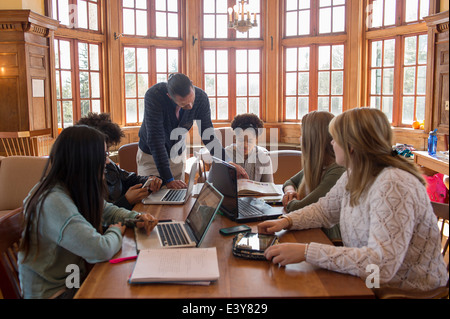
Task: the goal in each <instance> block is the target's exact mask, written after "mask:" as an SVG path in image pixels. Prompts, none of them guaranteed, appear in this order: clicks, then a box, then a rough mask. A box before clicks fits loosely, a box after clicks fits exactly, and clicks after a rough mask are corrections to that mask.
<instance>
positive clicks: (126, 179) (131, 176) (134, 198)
mask: <svg viewBox="0 0 450 319" xmlns="http://www.w3.org/2000/svg"><path fill="white" fill-rule="evenodd" d="M77 124H78V125H80V124H82V125H88V126H91V127H94V128H96V129H97V130H99V131H100V132H102V133H103V134H105V135H106V146H107V148H108V149H109V148H110V147H111V146H113V145H117V144H119V143H120V139H121V138H122V137H123V136H125V135H124V134H123V132H122V130H121V128H120V126H119V125H117V124H116V123H113V122H112V121H111V117H110V115H109V114H108V113H100V114H97V113H89V114H88V115H87V116H86V117H83V118H81V119H80V120H79V121H78V123H77ZM148 178H150V179H151V184H150V186H149V187H148V188H142V185H144V183H145V182H146V181H147V179H148ZM105 179H106V184H107V185H108V198H107V201H108V202H110V203H113V204H114V205H116V206H119V207H123V208H126V209H133V206H134V205H136V204H137V203H139V202H141V200H143V199H144V198H146V197H147V196H148V194H149V191H150V192H152V191H153V192H156V191H158V190H159V189H160V187H161V184H162V180H161V179H160V178H158V177H156V176H150V177H148V176H139V175H136V174H135V173H130V172H127V171H125V170H123V169H121V168H120V167H119V166H118V165H117V164H116V163H114V162H113V161H112V160H111V159H110V158H109V157H106V168H105Z"/></svg>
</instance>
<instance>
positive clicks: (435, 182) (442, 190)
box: [424, 173, 448, 203]
mask: <svg viewBox="0 0 450 319" xmlns="http://www.w3.org/2000/svg"><path fill="white" fill-rule="evenodd" d="M424 178H425V180H426V181H427V193H428V196H430V200H431V201H432V202H437V203H446V202H447V200H446V198H447V195H448V190H447V187H445V184H444V181H443V178H444V175H443V174H441V173H437V174H435V175H433V176H427V175H424Z"/></svg>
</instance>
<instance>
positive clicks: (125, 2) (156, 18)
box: [122, 0, 180, 38]
mask: <svg viewBox="0 0 450 319" xmlns="http://www.w3.org/2000/svg"><path fill="white" fill-rule="evenodd" d="M179 8H180V4H179V0H154V1H147V0H122V25H123V28H122V30H123V34H125V35H136V36H151V37H163V38H178V37H179V36H180V23H179Z"/></svg>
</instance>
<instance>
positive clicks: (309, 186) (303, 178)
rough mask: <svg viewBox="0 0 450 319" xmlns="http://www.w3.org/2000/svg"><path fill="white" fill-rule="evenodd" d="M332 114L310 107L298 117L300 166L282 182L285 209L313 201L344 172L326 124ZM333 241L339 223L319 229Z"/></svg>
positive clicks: (339, 237)
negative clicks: (299, 121) (300, 168)
mask: <svg viewBox="0 0 450 319" xmlns="http://www.w3.org/2000/svg"><path fill="white" fill-rule="evenodd" d="M333 117H334V115H333V114H332V113H330V112H322V111H313V112H310V113H308V114H306V115H305V116H303V118H302V137H301V145H302V167H303V169H302V170H301V171H300V172H299V173H297V174H296V175H295V176H293V177H292V178H290V179H289V180H287V181H286V182H285V183H284V185H283V191H284V196H283V200H282V202H283V206H284V207H285V209H286V211H287V212H292V211H294V210H297V209H300V208H303V207H305V206H308V205H309V204H312V203H315V202H317V201H318V200H319V198H321V197H323V196H325V195H326V194H327V193H328V192H329V191H330V189H331V188H332V187H333V186H334V185H335V184H336V182H337V180H338V179H339V178H340V177H341V175H342V174H343V173H344V172H345V168H344V167H342V166H339V165H338V164H336V160H335V155H334V151H333V146H332V145H331V140H332V137H331V135H330V133H329V132H328V125H329V124H330V121H331V120H332V119H333ZM323 231H324V232H325V233H326V234H327V236H328V238H330V240H331V241H333V242H340V239H341V234H340V231H339V225H335V226H333V227H332V228H330V229H323Z"/></svg>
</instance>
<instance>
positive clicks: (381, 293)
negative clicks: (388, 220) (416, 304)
mask: <svg viewBox="0 0 450 319" xmlns="http://www.w3.org/2000/svg"><path fill="white" fill-rule="evenodd" d="M431 205H432V206H433V210H434V213H435V215H436V217H437V221H438V224H439V228H440V232H441V242H442V251H441V252H442V255H443V256H444V260H445V261H446V262H447V273H448V271H449V262H448V254H449V251H448V234H447V236H445V235H444V228H445V227H447V229H448V223H449V216H448V215H449V211H448V209H449V206H448V204H442V203H436V202H431ZM448 289H449V281H448V280H447V285H446V286H444V287H438V288H436V289H433V290H429V291H406V290H403V289H397V288H378V289H373V292H374V293H375V296H376V297H377V298H379V299H448V297H449V290H448Z"/></svg>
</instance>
